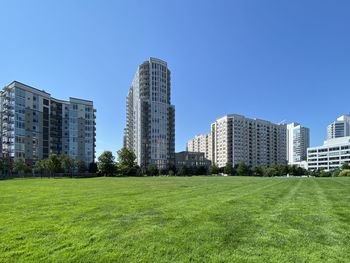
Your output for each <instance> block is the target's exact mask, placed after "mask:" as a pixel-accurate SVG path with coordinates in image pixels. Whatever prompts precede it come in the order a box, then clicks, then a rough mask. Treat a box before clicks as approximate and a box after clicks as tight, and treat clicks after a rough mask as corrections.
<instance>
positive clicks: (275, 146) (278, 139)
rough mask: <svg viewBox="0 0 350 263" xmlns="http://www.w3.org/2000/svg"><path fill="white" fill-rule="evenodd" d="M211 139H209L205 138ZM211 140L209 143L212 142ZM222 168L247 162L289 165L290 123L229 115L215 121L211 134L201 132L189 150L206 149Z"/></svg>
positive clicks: (188, 146) (261, 164) (189, 143)
mask: <svg viewBox="0 0 350 263" xmlns="http://www.w3.org/2000/svg"><path fill="white" fill-rule="evenodd" d="M205 138H207V140H206V139H205ZM208 140H209V142H208ZM205 143H206V144H207V145H211V148H209V146H208V149H210V150H208V152H207V154H208V155H209V157H210V158H208V159H210V160H211V161H212V162H213V163H214V164H216V165H217V166H219V167H223V166H225V165H226V164H227V163H232V164H233V165H235V164H239V163H240V162H245V163H246V164H248V165H250V166H253V167H254V166H270V165H273V164H286V160H287V156H286V155H287V154H286V153H287V152H286V149H287V140H286V125H281V124H274V123H271V122H269V121H266V120H260V119H250V118H246V117H244V116H242V115H238V114H229V115H226V116H224V117H221V118H219V119H217V120H216V121H215V122H214V123H212V124H211V133H210V135H208V136H207V137H206V136H205V135H199V136H196V137H195V138H193V139H192V140H190V141H189V142H188V143H187V150H188V151H197V152H205V151H204V147H203V146H202V147H201V145H202V144H205Z"/></svg>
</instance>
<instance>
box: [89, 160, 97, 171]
mask: <svg viewBox="0 0 350 263" xmlns="http://www.w3.org/2000/svg"><path fill="white" fill-rule="evenodd" d="M89 173H93V174H95V173H97V164H96V163H95V162H94V163H90V164H89Z"/></svg>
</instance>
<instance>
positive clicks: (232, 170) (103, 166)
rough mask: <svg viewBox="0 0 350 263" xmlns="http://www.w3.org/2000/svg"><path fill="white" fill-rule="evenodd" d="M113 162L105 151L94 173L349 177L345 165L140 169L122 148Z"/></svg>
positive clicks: (131, 154)
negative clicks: (312, 168)
mask: <svg viewBox="0 0 350 263" xmlns="http://www.w3.org/2000/svg"><path fill="white" fill-rule="evenodd" d="M117 154H118V156H117V160H115V157H114V156H113V153H112V152H111V151H105V152H103V153H102V154H101V155H100V156H99V157H98V162H97V167H98V172H99V173H100V174H101V175H104V176H156V175H169V176H173V175H177V176H191V175H219V174H225V175H229V176H261V177H276V176H286V175H287V174H289V175H292V176H309V175H310V176H316V177H326V176H350V167H349V164H347V163H344V164H343V165H342V168H341V169H339V170H336V171H332V172H327V171H324V170H316V171H312V172H310V171H308V170H306V169H304V168H302V167H298V166H297V165H287V164H286V165H272V166H268V167H262V166H257V167H251V166H249V165H247V164H245V163H244V162H241V163H239V164H237V165H232V164H231V163H227V164H226V166H224V167H220V168H219V167H218V166H216V165H211V166H210V167H209V168H207V167H204V166H200V167H186V166H182V167H179V168H176V167H175V166H171V167H169V168H168V169H163V170H159V169H158V168H157V166H156V165H154V164H150V165H148V166H147V167H140V166H138V165H137V164H136V156H135V154H134V153H133V152H132V151H130V150H128V149H127V148H122V149H121V150H119V151H118V152H117Z"/></svg>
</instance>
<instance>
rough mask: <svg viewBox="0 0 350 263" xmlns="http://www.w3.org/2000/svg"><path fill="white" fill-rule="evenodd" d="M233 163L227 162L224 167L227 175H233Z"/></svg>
mask: <svg viewBox="0 0 350 263" xmlns="http://www.w3.org/2000/svg"><path fill="white" fill-rule="evenodd" d="M233 172H234V171H233V165H232V163H227V164H226V165H225V167H224V173H225V174H227V175H233Z"/></svg>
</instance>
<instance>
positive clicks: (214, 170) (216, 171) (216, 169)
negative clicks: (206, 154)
mask: <svg viewBox="0 0 350 263" xmlns="http://www.w3.org/2000/svg"><path fill="white" fill-rule="evenodd" d="M209 173H210V174H219V167H217V166H216V165H211V166H210V167H209Z"/></svg>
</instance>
